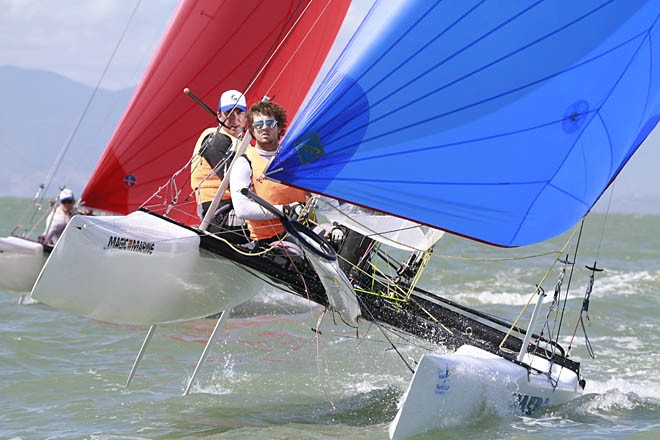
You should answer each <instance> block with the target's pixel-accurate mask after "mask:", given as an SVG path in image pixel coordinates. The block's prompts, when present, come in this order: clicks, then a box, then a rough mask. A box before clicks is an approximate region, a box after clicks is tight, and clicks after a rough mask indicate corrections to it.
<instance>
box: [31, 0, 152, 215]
mask: <svg viewBox="0 0 660 440" xmlns="http://www.w3.org/2000/svg"><path fill="white" fill-rule="evenodd" d="M141 3H142V0H137V2H136V4H135V7H134V8H133V11H132V12H131V15H130V16H129V18H128V21H127V22H126V25H125V26H124V29H123V31H122V33H121V35H120V36H119V39H118V40H117V43H116V44H115V47H114V49H113V50H112V53H111V54H110V58H108V61H107V62H106V64H105V67H104V68H103V71H102V72H101V76H100V77H99V79H98V81H97V82H96V86H95V87H94V90H93V91H92V94H91V96H90V97H89V99H88V100H87V104H86V105H85V108H84V109H83V111H82V114H81V115H80V118H79V119H78V122H77V123H76V125H75V127H74V129H73V131H72V132H71V134H70V135H69V139H68V140H67V141H66V142H65V143H64V144H63V145H62V147H61V148H60V151H59V152H58V154H57V156H56V158H55V161H54V162H53V164H52V165H51V167H50V169H49V170H48V173H47V174H46V177H45V179H44V182H42V183H41V184H40V185H39V189H38V190H37V192H36V194H35V196H34V198H33V200H32V204H31V206H28V208H27V210H26V213H27V211H28V210H30V209H32V206H38V207H39V208H40V207H41V204H42V201H43V198H44V196H45V194H46V193H47V192H48V189H49V188H50V185H51V183H52V181H53V179H54V178H55V174H56V173H57V171H58V169H59V167H60V165H61V164H62V161H63V160H64V156H65V155H66V153H67V151H68V150H69V148H70V147H71V143H72V142H73V139H74V138H75V136H76V134H77V133H78V130H79V128H80V125H81V124H82V121H83V120H84V119H85V116H86V115H87V112H88V110H89V108H90V106H91V104H92V101H94V97H95V96H96V93H97V92H98V91H99V89H100V88H101V83H102V82H103V79H104V78H105V75H106V73H107V72H108V69H109V68H110V64H111V63H112V61H113V59H114V57H115V55H116V54H117V50H118V49H119V46H120V45H121V42H122V41H123V40H124V37H125V36H126V33H127V31H128V28H129V26H130V24H131V22H132V21H133V18H134V17H135V13H136V12H137V10H138V8H139V6H140V4H141ZM34 214H36V213H33V215H32V216H31V217H30V220H29V221H30V223H32V222H33V220H34ZM24 216H25V214H24ZM35 226H36V225H35Z"/></svg>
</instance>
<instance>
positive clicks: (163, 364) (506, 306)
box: [0, 199, 660, 440]
mask: <svg viewBox="0 0 660 440" xmlns="http://www.w3.org/2000/svg"><path fill="white" fill-rule="evenodd" d="M0 201H2V202H3V203H2V205H0V206H1V207H0V233H2V234H3V235H5V234H7V233H8V232H9V231H11V229H12V228H13V226H14V224H15V223H16V222H17V220H18V219H19V218H20V215H21V213H22V210H23V209H24V207H25V201H24V200H15V199H0ZM561 239H562V237H560V238H558V239H556V240H553V241H551V242H550V243H546V244H542V245H538V246H535V247H532V248H529V249H524V250H522V249H515V250H505V249H496V248H489V247H486V246H484V245H480V244H477V243H472V242H466V241H465V240H460V239H458V238H455V237H450V238H448V239H446V240H444V241H443V242H441V245H439V246H438V248H437V254H438V256H437V257H435V258H434V259H433V260H432V261H431V263H430V265H429V267H428V269H427V272H426V274H425V278H424V280H423V281H422V286H423V287H425V288H427V289H432V290H434V291H436V292H439V293H442V294H444V295H446V296H448V297H451V298H453V299H456V300H457V301H460V302H461V303H464V304H467V305H469V306H472V307H476V308H479V309H480V310H484V311H486V312H489V313H492V314H496V315H498V316H501V317H504V318H507V319H513V318H515V316H516V315H517V313H518V311H519V310H520V307H521V306H522V305H523V304H524V303H526V302H527V300H528V299H529V294H530V292H531V291H532V289H533V286H534V283H536V282H537V281H538V280H539V279H540V277H541V276H542V275H543V273H544V271H545V269H547V267H548V265H549V262H550V261H551V257H545V258H542V259H540V260H536V259H529V260H527V259H526V260H518V261H493V260H495V259H504V258H511V257H514V256H518V257H520V256H527V255H531V254H535V253H543V252H545V251H548V250H554V249H557V248H558V247H559V246H561V243H562V240H561ZM581 241H582V246H581V253H582V255H583V260H584V261H583V262H582V265H581V266H579V268H577V269H576V272H575V274H574V277H573V279H572V287H571V295H572V298H574V299H571V300H570V301H569V304H568V306H567V308H568V309H573V310H575V309H576V308H578V309H579V307H580V306H581V299H580V298H581V296H582V295H583V293H584V290H585V286H586V281H587V278H588V275H589V272H588V271H587V270H586V269H583V266H584V264H591V263H593V261H594V260H597V261H598V265H599V267H603V268H605V271H604V272H602V273H599V274H597V275H596V281H595V285H594V290H593V294H592V300H591V306H590V310H589V315H590V318H591V325H590V326H589V327H588V334H589V336H590V339H591V342H592V344H593V346H594V349H595V352H596V359H594V360H591V359H589V358H588V356H587V352H586V349H585V347H584V338H583V336H582V332H581V331H578V334H577V337H576V338H575V339H574V340H573V341H572V346H573V351H572V353H573V357H574V359H575V360H579V361H582V371H583V375H584V377H585V378H586V380H587V388H586V395H585V396H584V397H583V398H581V399H579V400H577V401H574V402H571V403H569V404H567V405H564V406H562V407H556V408H550V409H548V410H546V411H545V412H542V413H540V414H537V415H534V416H533V417H523V416H519V415H515V414H506V413H505V414H502V413H501V412H499V413H497V414H494V413H492V412H489V411H488V410H484V411H483V413H482V414H480V415H478V416H476V417H474V418H473V419H471V420H469V421H467V422H466V423H464V424H463V425H461V426H459V427H455V428H449V429H446V430H444V431H442V432H436V433H433V434H430V435H427V436H424V437H420V438H427V439H429V438H439V439H499V438H502V439H504V438H517V439H540V438H543V439H545V438H547V439H551V438H552V439H556V438H593V439H597V438H598V439H600V438H607V439H620V438H630V439H655V438H659V437H660V375H658V373H657V371H658V369H659V368H660V354H659V353H660V331H659V329H660V299H659V295H658V294H659V293H660V217H658V216H634V215H621V214H617V215H610V216H608V217H605V216H604V215H602V214H598V215H595V216H594V218H593V220H592V221H591V222H590V223H589V224H588V225H587V227H586V229H585V230H584V231H583V236H582V240H581ZM456 256H468V257H471V258H474V259H481V258H484V257H486V258H489V259H490V260H489V261H468V260H460V259H455V258H449V257H456ZM72 270H75V268H74V269H72ZM555 279H556V271H555V272H553V275H552V276H551V279H550V280H549V281H547V282H546V284H547V286H546V285H545V284H544V286H545V287H546V290H551V289H552V286H553V284H554V281H555ZM71 288H72V289H75V288H76V287H75V285H72V286H71ZM17 298H18V297H17V296H16V295H13V294H9V293H5V292H0V438H8V439H10V438H16V439H18V438H20V439H44V438H57V439H60V438H66V439H69V438H71V439H95V440H97V439H180V438H204V439H340V438H341V439H385V438H387V427H388V424H389V422H390V421H391V420H392V418H393V417H394V415H395V414H396V406H397V403H398V400H399V398H400V397H401V394H402V393H403V391H404V390H405V388H406V386H407V384H408V382H409V380H410V378H411V374H410V372H409V371H408V369H407V368H406V366H405V365H404V364H403V363H402V362H401V360H400V359H399V357H398V355H397V354H396V352H395V351H394V350H391V349H390V346H389V344H388V343H387V341H386V340H385V338H384V337H383V335H382V334H381V333H380V331H379V330H378V329H377V328H375V327H363V328H361V329H360V339H359V340H356V339H355V337H354V336H355V334H354V333H353V332H343V331H340V330H339V329H337V328H336V327H335V326H334V325H333V322H332V320H331V319H330V317H326V318H325V319H324V321H323V324H322V329H323V334H322V335H321V336H317V335H316V334H315V333H313V332H312V331H311V330H310V329H311V328H312V327H316V324H317V320H318V319H319V315H320V313H321V310H320V309H319V308H316V307H311V306H308V305H307V304H304V303H302V302H301V301H300V300H297V299H295V298H290V297H288V296H287V295H286V294H282V293H278V292H273V293H272V294H270V295H267V296H264V297H261V298H259V303H258V304H257V303H255V304H252V305H248V306H245V307H242V308H241V311H240V314H235V315H234V316H233V317H232V318H231V319H230V320H229V321H228V324H227V327H226V329H225V331H224V332H223V333H222V335H221V337H220V339H219V341H218V343H217V344H216V345H214V347H213V352H212V353H211V355H210V356H209V359H208V361H207V364H206V365H205V367H204V368H203V369H202V371H201V372H200V374H199V376H198V381H197V382H196V384H195V385H194V386H193V393H192V394H191V395H189V396H185V397H184V396H182V395H181V394H182V393H183V390H184V389H185V386H186V383H187V380H188V378H189V377H190V376H191V374H192V371H193V368H194V366H195V362H196V361H197V358H198V356H199V355H200V353H201V350H202V349H203V346H204V343H205V342H206V340H207V338H208V336H209V335H210V332H211V330H212V328H213V324H214V321H212V320H200V321H192V322H188V323H184V324H178V325H168V326H163V327H159V329H158V331H157V332H156V334H155V336H154V338H153V340H152V342H151V344H150V346H149V349H148V351H147V354H146V355H145V357H144V359H143V361H142V364H141V366H140V368H139V370H138V373H137V375H136V377H135V379H134V381H133V383H132V385H131V387H130V388H125V387H124V382H125V381H126V377H127V375H128V372H129V370H130V368H131V365H132V362H133V360H134V357H135V355H136V354H137V351H138V349H139V347H140V344H141V343H142V339H143V337H144V335H145V333H146V328H140V327H130V326H118V325H110V324H106V323H101V322H96V321H91V320H89V319H86V318H81V317H77V316H74V315H71V314H68V313H65V312H62V311H59V310H56V309H53V308H51V307H49V306H46V305H43V304H36V305H30V306H25V305H18V304H17ZM574 325H575V319H574V317H573V316H571V318H570V319H568V320H567V323H566V324H565V326H566V328H567V329H569V332H568V335H567V336H566V337H564V338H563V339H562V340H561V342H562V344H563V345H564V346H568V345H569V344H570V343H571V340H570V333H571V332H572V329H573V327H574ZM390 336H391V335H390ZM395 343H396V345H397V348H398V349H399V351H400V353H401V354H402V355H403V356H404V357H405V358H406V359H408V360H409V361H410V362H414V361H415V360H416V359H418V357H419V355H420V354H421V353H422V349H421V348H420V347H419V346H417V345H416V343H415V341H412V340H403V339H400V338H395Z"/></svg>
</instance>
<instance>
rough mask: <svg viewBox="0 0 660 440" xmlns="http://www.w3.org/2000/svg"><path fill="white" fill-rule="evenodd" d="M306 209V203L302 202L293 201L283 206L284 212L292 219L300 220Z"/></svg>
mask: <svg viewBox="0 0 660 440" xmlns="http://www.w3.org/2000/svg"><path fill="white" fill-rule="evenodd" d="M304 211H305V204H304V203H300V202H293V203H289V204H288V205H283V206H282V212H284V215H286V216H287V217H289V218H290V219H292V220H298V219H299V218H300V217H301V216H302V214H303V212H304Z"/></svg>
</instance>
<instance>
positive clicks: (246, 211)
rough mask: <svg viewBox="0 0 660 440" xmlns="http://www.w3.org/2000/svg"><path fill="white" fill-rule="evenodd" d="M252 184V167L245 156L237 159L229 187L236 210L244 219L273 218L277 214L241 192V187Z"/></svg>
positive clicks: (247, 186)
mask: <svg viewBox="0 0 660 440" xmlns="http://www.w3.org/2000/svg"><path fill="white" fill-rule="evenodd" d="M250 185H252V167H251V166H250V162H249V161H248V159H247V158H246V157H245V156H241V157H239V158H238V159H236V162H234V166H233V167H232V169H231V175H230V176H229V187H230V188H231V201H232V203H233V205H234V212H235V213H236V215H237V216H238V217H239V218H242V219H243V220H271V219H274V218H275V216H274V215H273V214H271V213H270V212H268V211H266V210H265V209H264V208H262V207H261V206H259V205H258V204H257V203H255V202H253V201H252V200H250V199H248V198H247V197H245V196H244V195H243V194H241V189H243V188H249V187H250Z"/></svg>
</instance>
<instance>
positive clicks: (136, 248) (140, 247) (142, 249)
mask: <svg viewBox="0 0 660 440" xmlns="http://www.w3.org/2000/svg"><path fill="white" fill-rule="evenodd" d="M154 246H155V243H151V242H148V241H142V240H135V239H133V238H127V237H116V236H114V235H111V236H110V238H109V239H108V244H107V245H106V246H105V248H104V249H119V250H122V251H130V252H137V253H140V254H149V255H150V254H152V253H153V252H154Z"/></svg>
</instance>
